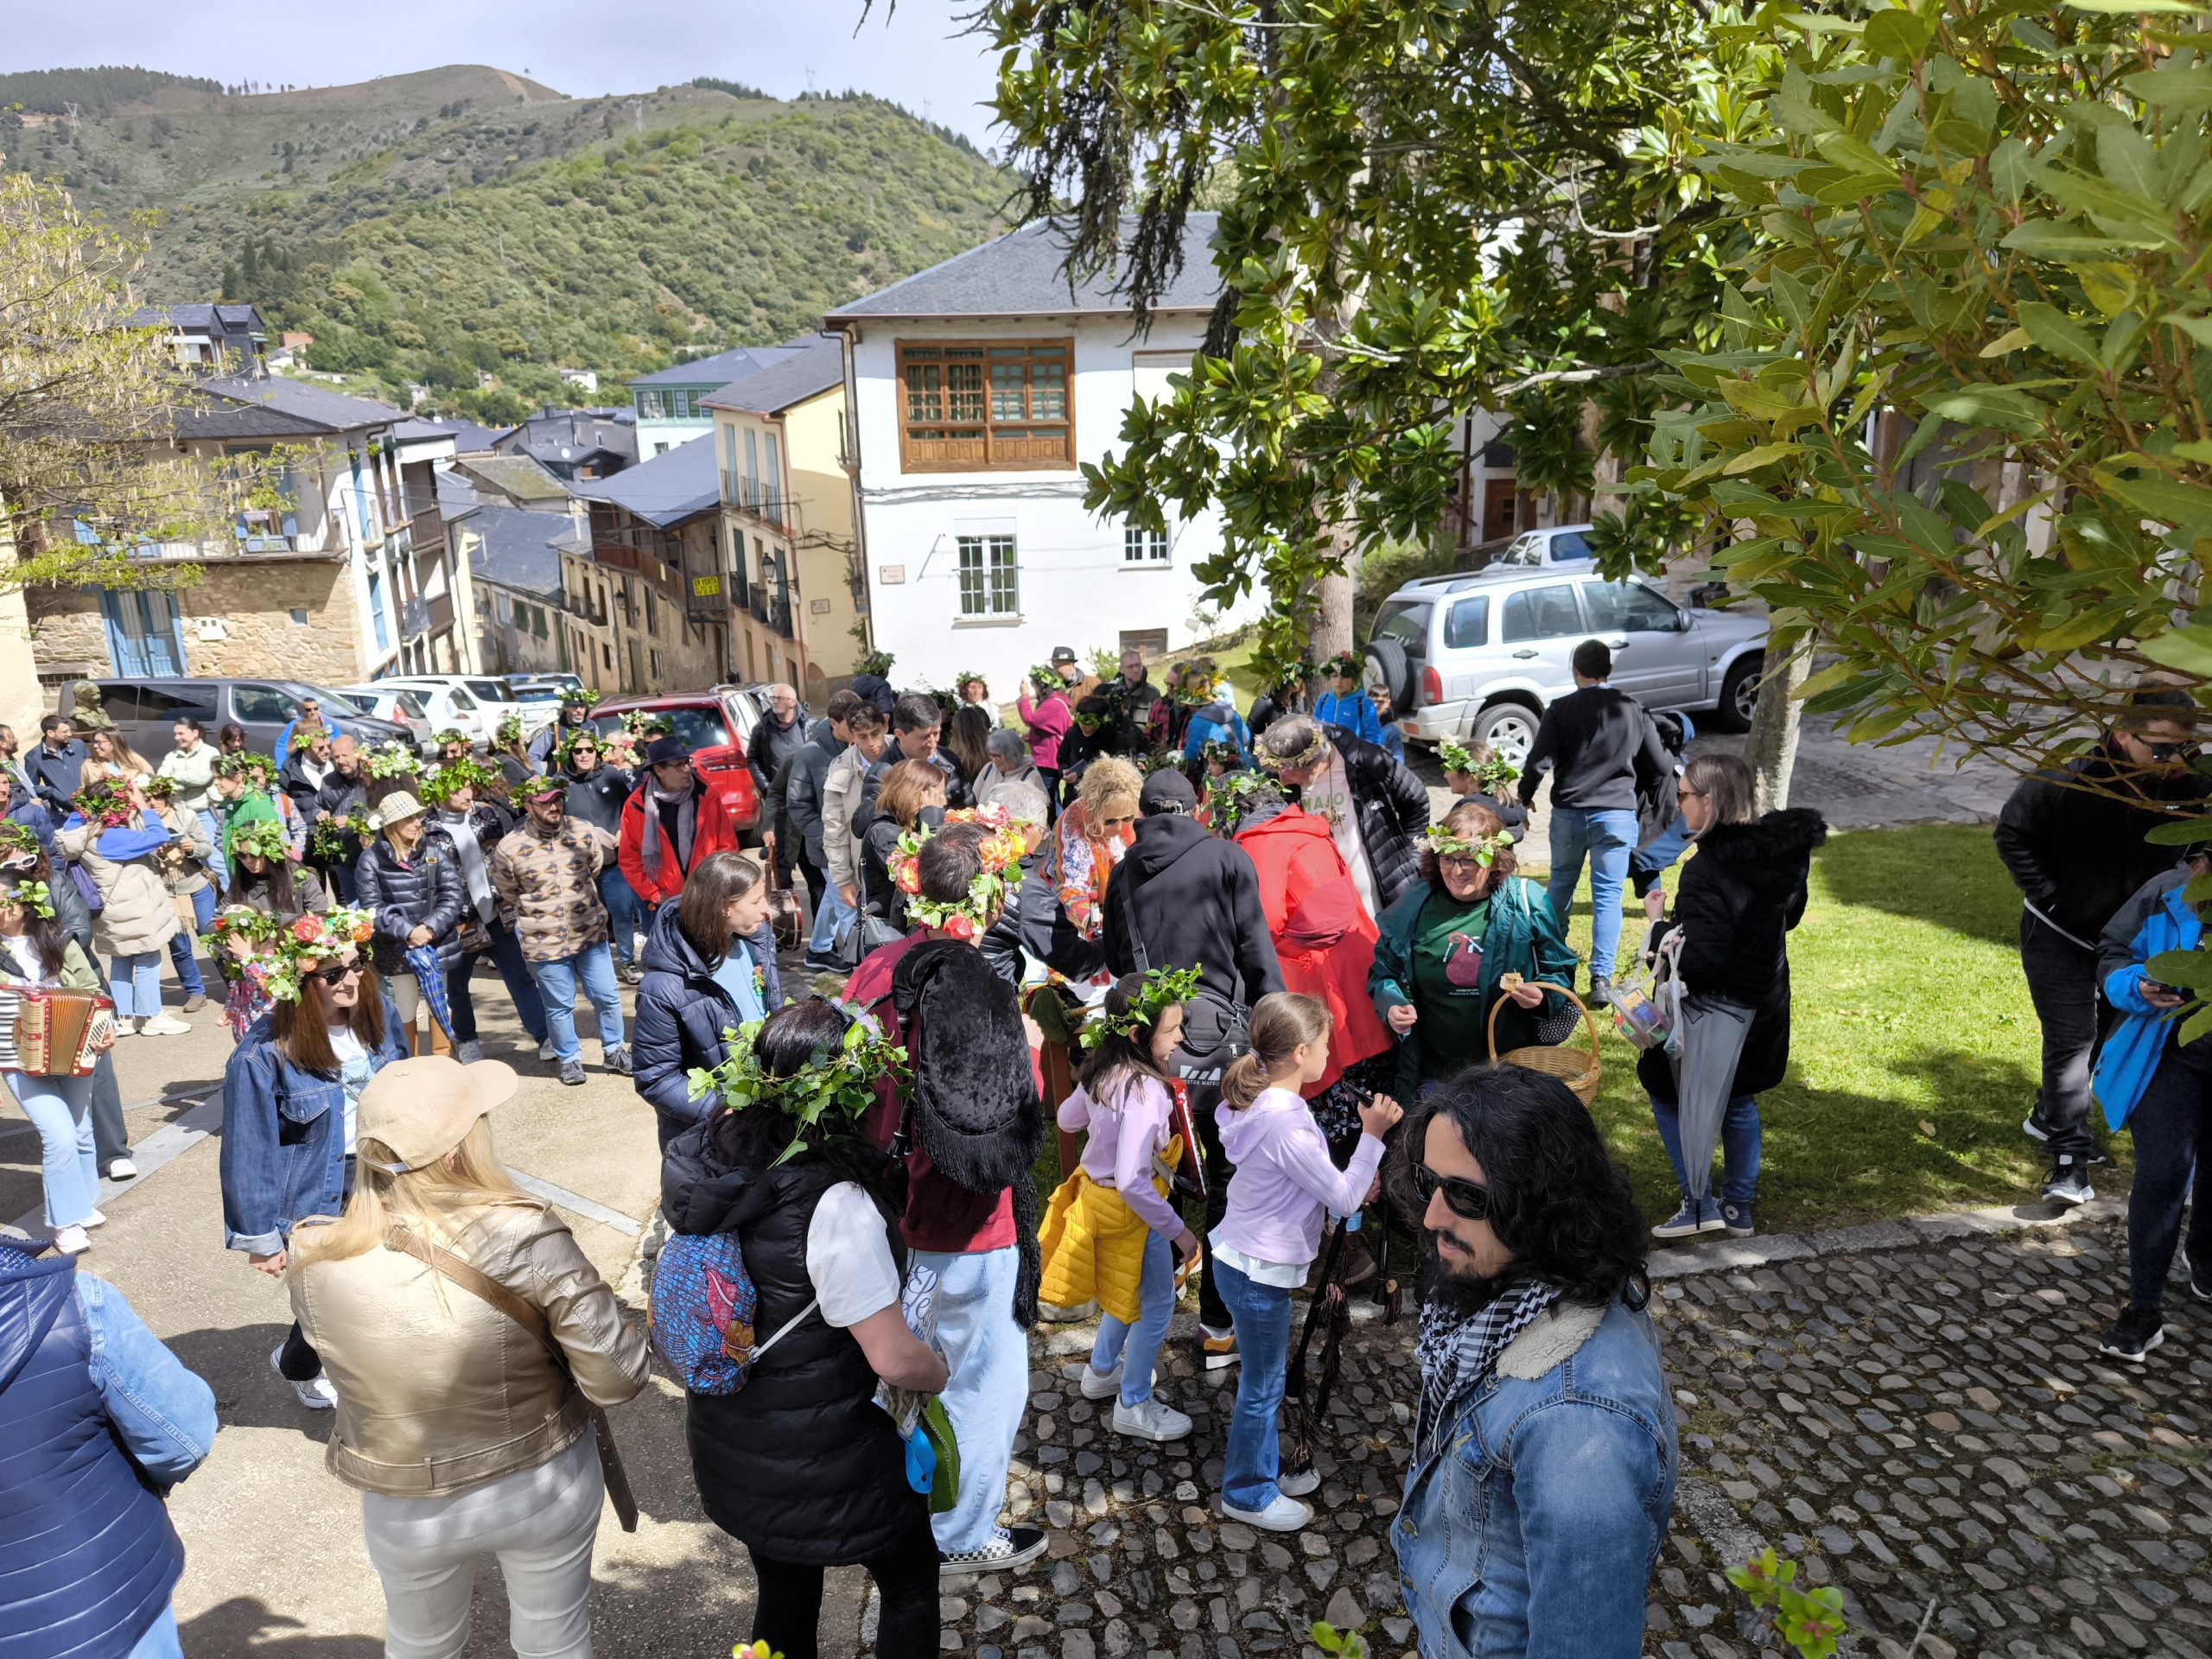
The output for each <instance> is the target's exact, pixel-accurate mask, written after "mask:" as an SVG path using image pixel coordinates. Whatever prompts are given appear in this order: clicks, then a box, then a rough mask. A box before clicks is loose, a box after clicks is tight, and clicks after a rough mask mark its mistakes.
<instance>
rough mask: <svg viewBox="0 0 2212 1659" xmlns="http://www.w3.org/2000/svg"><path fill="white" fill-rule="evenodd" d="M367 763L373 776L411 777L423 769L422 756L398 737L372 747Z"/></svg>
mask: <svg viewBox="0 0 2212 1659" xmlns="http://www.w3.org/2000/svg"><path fill="white" fill-rule="evenodd" d="M367 765H368V773H369V776H370V777H372V778H411V777H413V776H414V775H415V774H416V772H420V771H422V770H423V761H422V758H421V757H420V756H419V755H417V754H416V753H415V751H414V750H413V749H411V748H410V747H407V745H406V744H404V743H402V742H400V741H398V740H397V738H394V739H391V741H387V742H383V743H379V744H378V745H377V746H376V747H374V748H373V749H371V750H370V751H369V758H368V763H367Z"/></svg>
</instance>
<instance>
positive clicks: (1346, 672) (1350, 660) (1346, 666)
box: [1321, 651, 1367, 680]
mask: <svg viewBox="0 0 2212 1659" xmlns="http://www.w3.org/2000/svg"><path fill="white" fill-rule="evenodd" d="M1321 672H1322V673H1324V674H1326V675H1333V676H1335V677H1338V678H1341V679H1346V680H1357V679H1358V678H1360V677H1363V675H1365V673H1366V672H1367V660H1366V658H1363V657H1358V656H1355V655H1354V654H1353V653H1352V652H1349V651H1340V652H1338V653H1337V654H1336V655H1335V656H1333V657H1332V658H1329V659H1328V661H1326V662H1325V663H1323V664H1321Z"/></svg>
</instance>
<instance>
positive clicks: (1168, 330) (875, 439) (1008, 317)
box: [824, 213, 1241, 701]
mask: <svg viewBox="0 0 2212 1659" xmlns="http://www.w3.org/2000/svg"><path fill="white" fill-rule="evenodd" d="M1213 229H1214V216H1213V215H1212V214H1211V213H1193V214H1192V215H1191V219H1190V224H1189V226H1188V227H1187V230H1186V232H1185V244H1184V249H1183V269H1182V271H1181V274H1180V275H1179V277H1177V278H1176V279H1175V280H1174V282H1173V283H1171V284H1170V285H1169V286H1168V289H1167V290H1166V292H1165V293H1163V294H1162V295H1161V296H1160V300H1159V302H1158V306H1157V308H1156V309H1155V311H1154V317H1153V321H1152V327H1151V329H1150V332H1149V333H1148V334H1133V332H1132V328H1131V324H1130V320H1129V312H1128V301H1127V299H1126V297H1125V296H1122V295H1119V294H1116V292H1114V291H1113V281H1112V278H1111V277H1094V278H1091V279H1090V280H1087V281H1085V282H1084V283H1078V284H1077V285H1075V286H1074V287H1072V288H1071V286H1070V284H1069V281H1068V278H1067V276H1066V274H1065V271H1064V270H1062V268H1061V262H1062V260H1063V258H1064V257H1065V250H1064V246H1063V241H1062V238H1061V237H1060V235H1059V234H1058V231H1057V230H1056V227H1055V226H1052V224H1050V223H1048V222H1039V223H1037V224H1033V225H1028V226H1023V227H1022V228H1021V229H1020V230H1018V231H1015V232H1013V233H1012V234H1011V235H1008V236H1004V237H1001V238H999V239H998V240H996V241H995V242H991V243H988V244H986V245H983V246H982V247H980V248H974V249H970V250H969V251H968V252H966V253H963V254H961V255H958V256H957V257H954V258H952V259H949V260H947V261H945V262H944V264H940V265H937V266H934V267H932V268H931V269H930V270H925V271H923V272H921V273H919V274H918V275H917V276H913V277H907V278H906V280H905V281H903V282H899V283H893V284H892V285H891V286H890V287H888V288H887V289H883V290H882V291H881V292H880V293H877V294H873V295H871V296H868V298H866V299H864V300H859V301H856V302H854V303H853V304H850V305H848V306H845V307H843V308H841V309H839V310H836V311H834V312H832V313H830V314H829V317H828V318H827V319H826V320H825V322H824V327H827V328H829V329H830V330H832V331H834V332H835V333H836V334H838V335H840V336H841V337H842V340H843V342H844V355H845V362H846V383H847V395H848V397H849V398H850V399H851V400H852V404H853V417H852V427H853V430H854V433H855V450H856V459H857V467H855V472H854V490H855V496H856V499H857V501H858V518H859V524H860V530H861V536H860V548H861V558H862V560H863V562H864V568H865V571H866V575H867V582H868V601H867V603H868V614H869V626H870V629H871V632H872V635H873V638H874V644H875V645H876V647H877V648H878V649H880V650H883V651H887V652H891V653H892V654H893V656H894V657H895V658H897V664H898V665H897V668H896V670H895V671H894V676H893V677H894V678H896V679H897V680H898V681H899V683H901V684H920V683H933V684H936V685H938V686H950V684H951V683H952V681H953V677H954V676H956V675H957V674H958V673H960V672H962V671H968V670H973V671H976V672H979V673H981V674H982V675H983V676H984V677H986V678H987V679H988V681H989V682H990V686H991V690H992V694H993V695H994V696H995V697H998V698H1001V699H1003V700H1007V701H1011V700H1012V698H1013V696H1014V693H1015V691H1016V690H1018V689H1019V688H1020V682H1021V678H1022V676H1023V675H1024V673H1025V672H1026V671H1027V670H1028V669H1029V668H1030V667H1031V665H1033V664H1038V663H1042V662H1043V661H1045V659H1046V657H1047V656H1048V655H1049V654H1050V653H1051V652H1052V648H1053V647H1054V646H1055V645H1071V646H1073V647H1074V648H1075V649H1076V650H1077V651H1078V652H1083V653H1084V654H1085V655H1086V657H1087V656H1088V654H1089V653H1090V652H1091V651H1092V650H1094V649H1096V648H1100V647H1103V648H1104V649H1106V650H1108V651H1109V652H1112V651H1119V650H1122V649H1126V648H1128V647H1130V646H1135V647H1138V648H1140V649H1142V650H1143V651H1145V652H1147V654H1148V655H1149V656H1150V657H1152V658H1159V657H1160V656H1163V655H1166V654H1167V653H1169V652H1174V651H1177V650H1181V649H1184V648H1186V647H1188V646H1189V645H1192V644H1193V643H1195V642H1197V641H1198V640H1199V639H1205V638H1207V637H1210V636H1211V634H1212V633H1214V632H1217V630H1219V629H1220V628H1222V627H1224V626H1230V625H1233V623H1234V622H1235V621H1236V620H1241V619H1239V618H1223V617H1215V616H1212V615H1211V614H1208V613H1206V612H1205V609H1204V607H1203V606H1202V604H1201V601H1200V594H1201V592H1202V590H1203V588H1204V587H1205V583H1204V582H1201V581H1200V580H1199V578H1198V575H1197V574H1196V572H1197V568H1198V565H1199V564H1201V563H1204V562H1205V560H1207V559H1210V558H1211V557H1213V556H1215V555H1216V554H1217V553H1218V552H1219V551H1220V550H1221V530H1220V524H1219V520H1218V518H1217V515H1216V514H1214V513H1213V512H1206V513H1204V514H1201V515H1200V516H1198V518H1192V519H1187V520H1179V519H1176V518H1173V516H1172V515H1171V516H1170V518H1169V521H1168V524H1167V527H1166V530H1164V531H1148V530H1143V529H1141V528H1139V527H1138V526H1136V525H1135V524H1117V523H1111V522H1107V521H1104V520H1102V519H1101V518H1097V517H1096V516H1095V515H1093V514H1092V513H1091V512H1090V511H1089V510H1088V509H1087V508H1085V507H1084V505H1083V494H1084V482H1083V475H1082V473H1081V471H1080V468H1081V467H1082V466H1083V464H1084V462H1086V461H1092V462H1095V461H1100V460H1102V459H1103V457H1104V456H1105V455H1106V454H1107V453H1108V452H1109V451H1110V450H1112V449H1114V448H1116V447H1117V446H1118V443H1119V441H1120V435H1121V430H1122V418H1123V416H1125V415H1126V413H1127V412H1128V408H1129V405H1130V402H1131V400H1132V399H1133V398H1135V397H1148V398H1150V397H1160V396H1161V395H1163V394H1164V393H1165V392H1166V391H1167V390H1168V380H1169V378H1170V377H1171V376H1173V375H1175V374H1178V373H1180V372H1183V371H1184V370H1185V369H1186V368H1187V367H1188V366H1189V365H1190V361H1191V357H1192V353H1193V352H1194V351H1196V349H1197V348H1198V346H1199V345H1200V344H1201V343H1202V342H1203V340H1204V339H1205V325H1206V318H1207V315H1208V314H1210V313H1211V311H1212V309H1213V306H1214V302H1215V299H1216V297H1217V295H1218V293H1219V291H1220V290H1219V283H1218V281H1217V277H1216V276H1215V273H1214V268H1213V259H1212V255H1211V251H1210V250H1209V248H1208V246H1207V244H1208V242H1209V240H1210V239H1211V236H1212V234H1213Z"/></svg>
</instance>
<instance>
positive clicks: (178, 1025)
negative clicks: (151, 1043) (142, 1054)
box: [138, 1011, 192, 1037]
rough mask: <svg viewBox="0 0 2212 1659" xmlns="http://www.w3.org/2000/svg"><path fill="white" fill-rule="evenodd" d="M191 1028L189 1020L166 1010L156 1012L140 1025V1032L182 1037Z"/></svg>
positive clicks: (156, 1035)
mask: <svg viewBox="0 0 2212 1659" xmlns="http://www.w3.org/2000/svg"><path fill="white" fill-rule="evenodd" d="M191 1029H192V1025H191V1022H190V1021H189V1020H180V1019H178V1018H177V1017H176V1016H175V1014H169V1013H168V1012H166V1011H164V1012H163V1013H161V1014H156V1015H155V1016H154V1017H153V1018H152V1019H150V1020H147V1021H145V1022H144V1023H143V1025H141V1026H140V1027H138V1030H139V1032H140V1033H141V1034H142V1035H144V1036H148V1037H181V1036H184V1035H185V1034H186V1033H188V1032H189V1031H191Z"/></svg>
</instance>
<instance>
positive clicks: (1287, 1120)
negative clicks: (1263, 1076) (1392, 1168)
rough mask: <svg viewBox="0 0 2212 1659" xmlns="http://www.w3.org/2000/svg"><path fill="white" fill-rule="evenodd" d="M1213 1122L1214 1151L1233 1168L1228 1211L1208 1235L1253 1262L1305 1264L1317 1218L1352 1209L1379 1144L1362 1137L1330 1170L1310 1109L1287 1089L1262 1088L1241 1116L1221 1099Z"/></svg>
mask: <svg viewBox="0 0 2212 1659" xmlns="http://www.w3.org/2000/svg"><path fill="white" fill-rule="evenodd" d="M1213 1121H1214V1122H1215V1123H1217V1125H1219V1126H1220V1128H1221V1149H1222V1151H1223V1152H1224V1154H1227V1155H1228V1158H1229V1161H1230V1163H1232V1164H1234V1165H1235V1166H1236V1174H1234V1175H1233V1176H1231V1177H1230V1182H1229V1213H1228V1214H1227V1215H1225V1216H1224V1217H1222V1221H1221V1224H1220V1225H1219V1226H1218V1227H1217V1228H1215V1229H1214V1230H1213V1237H1214V1240H1215V1242H1216V1243H1219V1244H1222V1245H1224V1246H1226V1247H1227V1248H1228V1249H1232V1250H1235V1251H1236V1252H1237V1253H1238V1254H1239V1255H1249V1256H1250V1257H1252V1258H1253V1259H1254V1260H1255V1261H1260V1262H1276V1263H1278V1264H1280V1265H1281V1266H1283V1267H1287V1268H1297V1267H1303V1266H1305V1265H1306V1263H1307V1262H1311V1261H1312V1260H1313V1258H1314V1257H1315V1256H1316V1255H1319V1254H1320V1251H1321V1218H1322V1215H1323V1213H1324V1212H1325V1211H1326V1212H1331V1213H1333V1214H1336V1215H1339V1216H1345V1215H1350V1214H1351V1212H1352V1211H1355V1210H1357V1209H1358V1208H1359V1206H1360V1205H1362V1204H1363V1203H1364V1202H1365V1201H1366V1198H1367V1189H1368V1187H1369V1186H1370V1185H1372V1184H1373V1183H1374V1180H1375V1172H1376V1168H1377V1167H1378V1166H1380V1165H1381V1163H1382V1162H1383V1143H1382V1142H1381V1141H1377V1140H1376V1138H1375V1137H1374V1136H1373V1135H1361V1136H1360V1137H1359V1148H1358V1150H1357V1151H1356V1152H1354V1153H1353V1154H1352V1155H1351V1167H1350V1168H1348V1169H1344V1170H1341V1171H1340V1170H1338V1168H1337V1166H1335V1165H1334V1164H1332V1163H1331V1162H1330V1161H1329V1143H1328V1142H1327V1141H1325V1140H1323V1139H1322V1138H1321V1127H1320V1125H1319V1124H1318V1123H1316V1122H1314V1121H1313V1110H1312V1109H1311V1108H1309V1107H1308V1106H1307V1105H1306V1103H1305V1102H1304V1101H1303V1100H1301V1099H1300V1098H1299V1096H1297V1095H1295V1094H1294V1093H1293V1092H1292V1091H1291V1090H1287V1089H1262V1090H1261V1091H1260V1097H1259V1098H1258V1099H1257V1100H1255V1101H1254V1102H1253V1103H1251V1104H1250V1105H1249V1106H1248V1107H1246V1108H1245V1109H1243V1111H1241V1112H1240V1111H1237V1110H1235V1109H1233V1108H1231V1107H1230V1105H1229V1104H1228V1103H1226V1102H1224V1103H1222V1104H1221V1105H1219V1106H1217V1107H1216V1108H1215V1109H1214V1115H1213Z"/></svg>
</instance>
